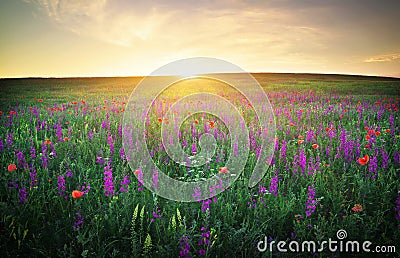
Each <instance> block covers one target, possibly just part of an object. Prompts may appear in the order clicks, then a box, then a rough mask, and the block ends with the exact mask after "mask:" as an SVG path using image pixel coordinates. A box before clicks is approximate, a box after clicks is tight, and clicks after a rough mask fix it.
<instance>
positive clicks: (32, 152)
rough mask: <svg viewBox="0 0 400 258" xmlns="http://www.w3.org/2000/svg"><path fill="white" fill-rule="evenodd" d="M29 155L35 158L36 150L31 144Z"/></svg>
mask: <svg viewBox="0 0 400 258" xmlns="http://www.w3.org/2000/svg"><path fill="white" fill-rule="evenodd" d="M31 157H32V159H34V158H36V150H35V148H34V147H33V146H31Z"/></svg>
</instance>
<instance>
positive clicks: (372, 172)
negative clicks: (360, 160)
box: [368, 156, 378, 179]
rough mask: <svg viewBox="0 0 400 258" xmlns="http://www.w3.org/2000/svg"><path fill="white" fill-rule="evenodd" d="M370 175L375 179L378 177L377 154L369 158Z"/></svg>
mask: <svg viewBox="0 0 400 258" xmlns="http://www.w3.org/2000/svg"><path fill="white" fill-rule="evenodd" d="M368 172H369V173H370V174H368V177H369V176H371V177H372V178H373V179H376V176H377V175H378V160H377V158H376V156H374V157H371V158H370V160H369V164H368Z"/></svg>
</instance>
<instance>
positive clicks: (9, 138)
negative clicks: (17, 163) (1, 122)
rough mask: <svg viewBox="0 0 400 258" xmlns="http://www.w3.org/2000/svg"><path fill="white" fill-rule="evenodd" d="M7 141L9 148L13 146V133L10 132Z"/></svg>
mask: <svg viewBox="0 0 400 258" xmlns="http://www.w3.org/2000/svg"><path fill="white" fill-rule="evenodd" d="M6 143H7V148H11V147H12V144H13V136H12V133H8V134H7V136H6Z"/></svg>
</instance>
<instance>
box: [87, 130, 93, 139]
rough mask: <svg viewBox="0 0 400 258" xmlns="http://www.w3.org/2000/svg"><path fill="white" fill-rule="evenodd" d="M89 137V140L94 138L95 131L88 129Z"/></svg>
mask: <svg viewBox="0 0 400 258" xmlns="http://www.w3.org/2000/svg"><path fill="white" fill-rule="evenodd" d="M88 138H89V140H92V139H93V131H88Z"/></svg>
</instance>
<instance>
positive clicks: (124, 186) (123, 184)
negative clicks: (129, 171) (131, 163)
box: [119, 175, 131, 193]
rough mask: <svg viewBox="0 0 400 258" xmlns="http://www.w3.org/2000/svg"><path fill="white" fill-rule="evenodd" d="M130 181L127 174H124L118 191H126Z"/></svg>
mask: <svg viewBox="0 0 400 258" xmlns="http://www.w3.org/2000/svg"><path fill="white" fill-rule="evenodd" d="M130 182H131V181H130V180H129V175H126V176H124V179H123V180H122V181H121V188H120V189H119V191H120V192H125V193H126V192H128V185H129V183H130Z"/></svg>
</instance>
